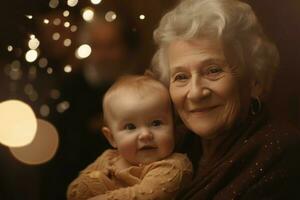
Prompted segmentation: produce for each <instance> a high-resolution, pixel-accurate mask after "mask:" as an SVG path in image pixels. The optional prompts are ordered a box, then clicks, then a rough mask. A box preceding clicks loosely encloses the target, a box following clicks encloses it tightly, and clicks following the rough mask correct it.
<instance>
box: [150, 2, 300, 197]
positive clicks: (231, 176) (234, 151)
mask: <svg viewBox="0 0 300 200" xmlns="http://www.w3.org/2000/svg"><path fill="white" fill-rule="evenodd" d="M154 39H155V41H156V43H157V44H158V50H157V52H156V54H155V56H154V58H153V67H152V72H153V73H154V74H155V75H156V76H157V77H158V78H159V79H160V80H161V81H163V82H164V83H165V84H166V85H168V87H169V91H170V95H171V98H172V101H173V103H174V106H175V109H176V111H177V113H178V115H179V116H180V118H181V120H182V122H183V123H184V125H185V126H186V127H187V128H188V129H189V130H190V131H191V132H192V133H189V134H186V139H185V141H184V143H183V150H184V151H185V152H187V153H188V155H189V156H190V158H191V159H192V161H193V162H194V167H195V172H196V175H195V177H194V180H193V182H191V184H190V185H189V186H188V187H187V189H185V190H184V191H182V192H181V193H180V194H179V197H178V199H180V200H182V199H189V200H191V199H195V200H199V199H250V200H253V199H295V198H296V197H299V192H298V191H297V189H298V188H299V187H298V185H299V184H298V183H297V182H298V181H299V178H300V156H299V155H298V154H299V153H300V136H299V133H298V131H296V130H294V129H293V128H291V127H290V126H289V125H287V124H285V123H282V122H275V121H274V120H272V119H270V116H269V115H268V113H267V111H266V108H265V105H266V104H267V98H266V97H267V94H268V93H269V91H270V87H271V84H272V79H273V76H274V74H275V71H276V69H277V65H278V60H279V59H278V52H277V49H276V47H275V46H274V45H273V44H272V43H271V42H270V41H269V40H268V39H267V38H266V36H265V35H264V33H263V30H262V28H261V26H260V24H259V23H258V21H257V18H256V16H255V14H254V13H253V11H252V9H251V7H250V6H249V5H247V4H246V3H242V2H239V1H237V0H183V1H182V2H181V3H180V4H179V5H178V6H177V7H175V8H174V9H173V10H171V11H170V12H168V13H167V14H166V15H165V16H164V17H163V18H162V19H161V21H160V24H159V27H158V28H157V29H156V30H155V32H154Z"/></svg>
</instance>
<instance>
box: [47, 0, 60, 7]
mask: <svg viewBox="0 0 300 200" xmlns="http://www.w3.org/2000/svg"><path fill="white" fill-rule="evenodd" d="M58 4H59V1H58V0H50V1H49V7H50V8H56V7H57V6H58Z"/></svg>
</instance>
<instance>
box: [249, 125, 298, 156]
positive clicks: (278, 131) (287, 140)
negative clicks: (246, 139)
mask: <svg viewBox="0 0 300 200" xmlns="http://www.w3.org/2000/svg"><path fill="white" fill-rule="evenodd" d="M250 140H252V142H255V143H257V144H258V145H264V148H271V149H277V151H284V152H286V151H287V150H294V149H299V151H300V131H299V130H298V129H297V128H295V127H294V126H293V125H292V124H290V123H288V122H283V121H280V120H270V121H268V122H267V123H266V124H265V125H264V126H262V127H261V128H260V129H258V131H256V133H255V134H254V135H253V136H252V138H250Z"/></svg>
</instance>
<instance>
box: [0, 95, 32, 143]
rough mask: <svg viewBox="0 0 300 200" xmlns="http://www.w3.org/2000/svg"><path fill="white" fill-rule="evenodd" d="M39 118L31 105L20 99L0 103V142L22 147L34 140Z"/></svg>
mask: <svg viewBox="0 0 300 200" xmlns="http://www.w3.org/2000/svg"><path fill="white" fill-rule="evenodd" d="M36 130H37V119H36V117H35V114H34V112H33V110H32V109H31V107H30V106H29V105H27V104H26V103H24V102H22V101H19V100H7V101H4V102H2V103H0V143H2V144H4V145H6V146H9V147H21V146H25V145H27V144H29V143H30V142H32V140H33V138H34V137H35V134H36Z"/></svg>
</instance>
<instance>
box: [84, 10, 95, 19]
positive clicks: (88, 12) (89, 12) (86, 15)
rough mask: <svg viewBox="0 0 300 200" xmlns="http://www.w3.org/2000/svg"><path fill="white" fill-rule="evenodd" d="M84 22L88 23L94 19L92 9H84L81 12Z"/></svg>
mask: <svg viewBox="0 0 300 200" xmlns="http://www.w3.org/2000/svg"><path fill="white" fill-rule="evenodd" d="M82 18H83V19H84V21H87V22H90V21H92V20H93V18H94V10H93V9H92V8H85V9H84V10H83V12H82Z"/></svg>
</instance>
